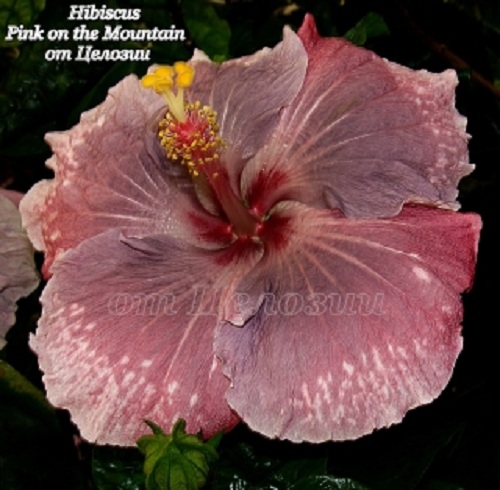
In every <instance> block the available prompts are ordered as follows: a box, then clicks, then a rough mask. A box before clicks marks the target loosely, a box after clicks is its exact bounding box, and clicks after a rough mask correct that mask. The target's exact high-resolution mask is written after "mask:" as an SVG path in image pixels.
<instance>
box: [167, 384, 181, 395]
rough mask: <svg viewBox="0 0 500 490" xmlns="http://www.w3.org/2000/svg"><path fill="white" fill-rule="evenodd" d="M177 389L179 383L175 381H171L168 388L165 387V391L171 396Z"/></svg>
mask: <svg viewBox="0 0 500 490" xmlns="http://www.w3.org/2000/svg"><path fill="white" fill-rule="evenodd" d="M177 388H179V383H177V381H172V382H171V383H170V384H169V385H168V386H167V391H168V394H169V395H173V394H174V392H175V390H177Z"/></svg>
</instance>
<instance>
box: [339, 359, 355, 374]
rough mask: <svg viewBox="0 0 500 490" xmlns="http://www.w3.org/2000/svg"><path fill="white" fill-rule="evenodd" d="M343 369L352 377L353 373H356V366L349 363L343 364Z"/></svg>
mask: <svg viewBox="0 0 500 490" xmlns="http://www.w3.org/2000/svg"><path fill="white" fill-rule="evenodd" d="M342 369H343V370H344V371H345V372H346V373H347V374H348V375H349V376H352V373H353V372H354V366H353V365H352V364H349V363H348V362H346V361H344V362H343V363H342Z"/></svg>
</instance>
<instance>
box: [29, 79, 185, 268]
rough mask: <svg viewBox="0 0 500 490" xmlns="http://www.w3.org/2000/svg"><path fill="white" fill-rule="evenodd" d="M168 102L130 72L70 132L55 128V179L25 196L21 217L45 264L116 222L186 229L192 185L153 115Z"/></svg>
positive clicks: (146, 228)
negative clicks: (170, 155)
mask: <svg viewBox="0 0 500 490" xmlns="http://www.w3.org/2000/svg"><path fill="white" fill-rule="evenodd" d="M163 105H164V104H163V102H162V101H161V100H159V98H158V97H157V96H156V95H155V94H154V93H151V91H148V90H145V89H143V88H141V87H140V84H139V81H138V80H137V78H136V77H135V76H129V77H127V78H125V79H124V80H123V81H121V82H120V83H119V84H118V85H116V86H115V87H114V88H112V89H111V90H110V92H109V95H108V97H107V99H106V100H105V101H104V102H103V103H102V104H101V105H99V106H98V107H96V108H95V109H92V110H91V111H89V112H86V113H84V114H83V115H82V117H81V121H80V123H79V124H77V125H76V126H75V127H73V128H72V129H70V130H69V131H65V132H60V133H50V134H48V135H47V141H48V143H49V144H50V145H51V147H52V150H53V151H54V155H53V156H52V157H51V158H50V159H49V160H48V161H47V165H48V166H49V167H50V168H51V169H53V170H54V172H55V178H54V179H53V180H51V181H42V182H39V183H38V184H36V185H35V186H34V187H33V188H32V189H31V190H30V192H29V193H28V194H27V195H26V197H25V198H24V199H23V202H22V203H21V213H22V215H23V223H24V225H25V227H26V228H27V231H28V235H29V237H30V239H31V240H32V242H33V244H34V245H35V247H36V248H37V249H38V250H43V251H45V252H46V263H45V270H46V271H47V270H48V269H49V268H50V265H51V264H52V262H53V261H54V259H55V258H56V257H57V256H58V255H59V254H60V253H61V252H63V251H65V250H67V249H69V248H72V247H75V246H76V245H78V244H79V243H80V242H81V241H82V240H85V239H86V238H89V237H92V236H95V235H97V234H99V233H101V232H103V231H105V230H108V229H110V228H119V229H121V230H123V231H125V232H127V233H128V234H130V235H136V236H144V235H146V234H148V233H165V234H168V235H170V236H183V234H185V230H184V228H183V223H184V221H185V216H184V215H183V214H182V210H183V209H185V208H186V207H190V206H191V207H192V204H191V202H192V200H193V199H194V197H193V196H194V192H193V191H192V189H191V188H192V184H191V183H190V182H189V180H187V177H180V176H179V174H180V173H181V169H180V166H172V165H169V164H168V163H167V162H166V159H165V155H164V152H163V150H162V149H161V147H160V145H159V143H158V141H157V138H156V135H155V129H154V127H155V124H154V121H153V120H154V119H155V118H156V119H157V118H158V110H159V109H160V108H162V107H163Z"/></svg>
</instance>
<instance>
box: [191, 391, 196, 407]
mask: <svg viewBox="0 0 500 490" xmlns="http://www.w3.org/2000/svg"><path fill="white" fill-rule="evenodd" d="M197 402H198V395H197V394H196V393H195V394H194V395H192V396H191V398H190V400H189V406H190V407H194V406H195V405H196V403H197Z"/></svg>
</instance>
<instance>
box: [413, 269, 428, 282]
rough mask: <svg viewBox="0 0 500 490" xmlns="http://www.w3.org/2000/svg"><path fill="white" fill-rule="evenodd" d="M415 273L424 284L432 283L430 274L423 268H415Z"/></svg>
mask: <svg viewBox="0 0 500 490" xmlns="http://www.w3.org/2000/svg"><path fill="white" fill-rule="evenodd" d="M412 270H413V273H414V274H415V275H416V276H417V277H418V278H419V279H421V280H422V281H424V282H431V278H430V276H429V273H428V272H427V271H425V270H424V269H422V267H418V266H415V267H413V269H412Z"/></svg>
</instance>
